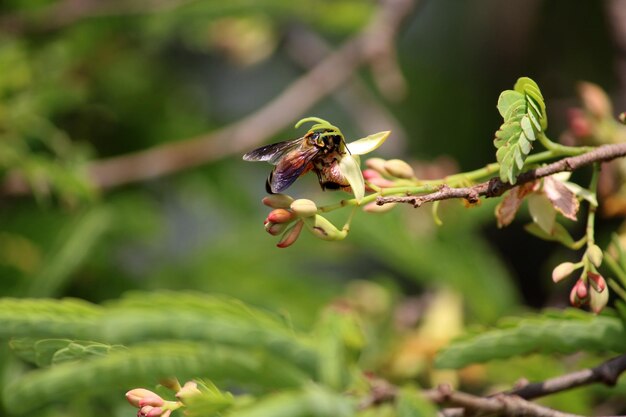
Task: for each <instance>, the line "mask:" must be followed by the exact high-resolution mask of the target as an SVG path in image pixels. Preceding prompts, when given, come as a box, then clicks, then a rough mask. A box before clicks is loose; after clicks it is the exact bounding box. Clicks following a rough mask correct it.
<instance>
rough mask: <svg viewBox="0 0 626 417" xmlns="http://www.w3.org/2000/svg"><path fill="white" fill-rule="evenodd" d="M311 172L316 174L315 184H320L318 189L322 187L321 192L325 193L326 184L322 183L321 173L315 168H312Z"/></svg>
mask: <svg viewBox="0 0 626 417" xmlns="http://www.w3.org/2000/svg"><path fill="white" fill-rule="evenodd" d="M313 171H315V174H317V182H319V183H320V187H322V191H326V183H325V182H324V179H323V178H322V172H321V171H320V170H319V169H317V168H313Z"/></svg>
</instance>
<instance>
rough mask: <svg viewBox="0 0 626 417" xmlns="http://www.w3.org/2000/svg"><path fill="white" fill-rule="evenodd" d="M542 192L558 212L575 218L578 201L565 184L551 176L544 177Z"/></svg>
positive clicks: (569, 217)
mask: <svg viewBox="0 0 626 417" xmlns="http://www.w3.org/2000/svg"><path fill="white" fill-rule="evenodd" d="M543 192H544V194H545V195H546V197H548V200H550V203H552V206H553V207H554V208H555V209H556V210H557V211H558V212H559V213H561V214H562V215H563V216H564V217H566V218H568V219H570V220H576V214H577V213H578V209H579V208H580V202H579V201H578V199H577V198H576V194H574V192H572V191H571V190H570V189H569V188H567V187H566V186H565V184H563V183H562V182H561V181H559V180H557V179H555V178H554V177H552V176H550V177H546V178H544V180H543Z"/></svg>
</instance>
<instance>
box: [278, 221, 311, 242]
mask: <svg viewBox="0 0 626 417" xmlns="http://www.w3.org/2000/svg"><path fill="white" fill-rule="evenodd" d="M303 225H304V223H303V221H302V220H300V221H298V222H297V223H296V224H294V225H293V226H291V227H290V228H289V229H287V231H286V232H285V233H284V234H283V237H282V238H281V239H280V242H278V244H277V245H276V246H278V247H279V248H286V247H288V246H291V245H293V244H294V243H295V242H296V240H298V236H300V232H301V231H302V226H303Z"/></svg>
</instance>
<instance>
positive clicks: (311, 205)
mask: <svg viewBox="0 0 626 417" xmlns="http://www.w3.org/2000/svg"><path fill="white" fill-rule="evenodd" d="M291 210H293V212H294V213H295V214H297V215H298V216H299V217H311V216H314V215H316V214H317V206H316V205H315V202H313V201H311V200H307V199H306V198H300V199H298V200H295V201H294V202H293V203H291Z"/></svg>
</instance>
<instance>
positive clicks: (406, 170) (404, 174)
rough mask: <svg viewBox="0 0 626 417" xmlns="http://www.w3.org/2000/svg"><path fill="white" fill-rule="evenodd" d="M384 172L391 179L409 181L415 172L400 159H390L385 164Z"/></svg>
mask: <svg viewBox="0 0 626 417" xmlns="http://www.w3.org/2000/svg"><path fill="white" fill-rule="evenodd" d="M385 170H386V171H387V172H388V173H389V175H391V176H392V177H396V178H404V179H411V178H415V172H414V171H413V168H411V165H409V164H407V163H406V162H404V161H403V160H401V159H390V160H388V161H386V162H385Z"/></svg>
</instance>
